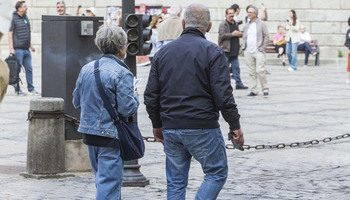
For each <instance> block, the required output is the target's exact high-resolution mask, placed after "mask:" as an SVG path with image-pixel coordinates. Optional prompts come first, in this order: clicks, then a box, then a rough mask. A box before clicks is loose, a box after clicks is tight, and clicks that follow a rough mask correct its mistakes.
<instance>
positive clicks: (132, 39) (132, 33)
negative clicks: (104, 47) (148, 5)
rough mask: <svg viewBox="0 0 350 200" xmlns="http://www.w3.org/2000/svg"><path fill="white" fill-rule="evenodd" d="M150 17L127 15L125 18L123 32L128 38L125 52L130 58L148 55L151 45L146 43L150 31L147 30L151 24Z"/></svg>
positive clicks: (150, 33) (149, 36)
mask: <svg viewBox="0 0 350 200" xmlns="http://www.w3.org/2000/svg"><path fill="white" fill-rule="evenodd" d="M151 20H152V17H151V16H150V15H140V14H127V15H126V18H125V32H126V34H127V36H128V44H127V49H126V52H127V53H128V54H129V55H131V56H136V55H148V54H149V53H150V52H151V50H152V44H151V43H150V42H148V40H150V38H151V35H152V30H151V29H149V28H147V27H148V26H149V25H150V23H151Z"/></svg>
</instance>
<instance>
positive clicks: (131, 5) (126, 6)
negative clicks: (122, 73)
mask: <svg viewBox="0 0 350 200" xmlns="http://www.w3.org/2000/svg"><path fill="white" fill-rule="evenodd" d="M126 13H129V14H133V13H135V0H123V1H122V20H123V28H125V23H124V22H125V15H126ZM124 62H125V64H126V65H127V66H128V67H129V68H130V70H131V72H132V73H133V74H134V76H136V74H137V72H136V56H130V55H127V57H126V58H125V60H124ZM136 117H137V116H136ZM136 119H137V118H136ZM140 167H141V165H139V164H138V160H131V161H126V162H124V178H123V186H126V187H144V186H146V185H149V180H148V179H147V178H146V177H145V176H144V175H143V174H142V173H141V172H140Z"/></svg>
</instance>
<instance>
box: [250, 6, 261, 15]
mask: <svg viewBox="0 0 350 200" xmlns="http://www.w3.org/2000/svg"><path fill="white" fill-rule="evenodd" d="M250 8H253V9H254V12H255V13H256V15H257V16H258V15H259V9H258V8H257V7H256V6H251V7H250ZM248 10H249V8H248Z"/></svg>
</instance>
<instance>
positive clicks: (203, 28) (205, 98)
mask: <svg viewBox="0 0 350 200" xmlns="http://www.w3.org/2000/svg"><path fill="white" fill-rule="evenodd" d="M162 23H163V22H162ZM182 24H183V27H184V29H185V30H184V31H183V33H182V34H181V36H180V37H179V38H178V39H177V40H174V41H173V42H171V43H169V44H167V45H165V46H164V47H163V48H161V49H160V50H159V51H158V52H157V53H156V54H155V56H154V59H153V63H152V67H151V70H150V75H149V79H148V83H147V87H146V91H145V93H144V99H145V105H146V109H147V112H148V114H149V117H150V119H151V121H152V125H153V134H154V136H155V138H156V140H157V141H160V142H162V143H163V142H164V152H165V154H166V176H167V199H168V200H184V199H185V197H186V187H187V184H188V173H189V169H190V164H191V158H192V156H193V157H194V159H196V160H197V161H198V162H199V163H200V164H201V166H202V169H203V173H204V174H205V176H204V180H203V182H202V184H201V186H200V188H199V189H198V192H197V195H196V197H195V199H216V198H217V196H218V194H219V192H220V190H221V189H222V187H223V185H224V184H225V182H226V179H227V173H228V168H227V157H226V149H225V142H224V139H223V136H222V133H221V131H220V128H219V122H218V119H219V111H221V114H222V115H223V117H224V119H225V120H226V122H227V123H228V124H229V126H230V132H232V133H233V134H235V135H236V136H235V137H234V140H235V141H236V143H237V144H238V145H243V144H244V139H243V133H242V130H241V129H240V123H239V118H240V115H239V114H238V109H237V105H236V103H235V100H234V98H233V95H232V87H231V81H230V76H229V73H228V70H227V62H226V58H225V54H224V52H223V50H222V49H221V48H220V47H219V46H217V45H216V44H214V43H212V42H210V41H208V40H206V38H205V36H204V35H205V33H206V32H208V31H209V30H210V28H211V25H212V23H211V20H210V12H209V9H208V8H207V7H205V6H204V5H202V4H191V5H189V6H188V7H187V8H186V12H185V15H184V19H183V20H182ZM174 73H176V75H174Z"/></svg>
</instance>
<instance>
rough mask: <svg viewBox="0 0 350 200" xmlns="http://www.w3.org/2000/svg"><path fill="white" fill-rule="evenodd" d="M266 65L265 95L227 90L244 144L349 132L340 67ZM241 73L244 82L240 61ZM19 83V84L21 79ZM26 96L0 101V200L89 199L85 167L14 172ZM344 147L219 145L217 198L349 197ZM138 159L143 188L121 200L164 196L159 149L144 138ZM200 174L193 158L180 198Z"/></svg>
mask: <svg viewBox="0 0 350 200" xmlns="http://www.w3.org/2000/svg"><path fill="white" fill-rule="evenodd" d="M149 69H150V67H149V66H148V67H147V66H146V67H138V69H137V70H138V78H141V82H140V85H139V88H138V91H139V93H140V102H141V105H140V108H139V111H138V119H139V125H140V128H141V131H142V133H143V135H144V136H152V132H151V131H152V127H151V123H150V121H149V119H148V116H147V113H146V111H145V106H144V105H143V96H142V95H143V92H144V90H145V86H146V82H147V77H148V73H149ZM267 69H268V70H269V72H271V75H268V81H269V85H270V96H269V98H263V97H262V93H261V92H260V93H259V96H257V97H255V98H247V97H246V95H247V94H248V93H249V91H248V90H234V96H235V99H236V102H237V104H238V108H239V112H240V114H241V126H242V130H243V132H244V135H245V141H246V144H248V145H257V144H268V145H272V144H278V143H292V142H305V141H310V140H313V139H319V140H322V139H324V138H326V137H335V136H338V135H342V134H345V133H349V132H350V122H349V117H350V85H349V84H345V79H346V71H345V66H340V65H321V66H320V67H307V68H304V67H299V70H298V71H295V72H289V71H287V68H286V67H281V66H270V65H269V66H267ZM40 71H41V70H40V67H39V66H38V65H35V66H34V85H35V86H36V87H37V89H38V90H39V91H40V88H41V82H40V81H41V79H40V75H41V72H40ZM22 75H23V74H22ZM241 78H242V80H243V82H244V84H246V85H249V79H248V72H247V67H246V66H245V64H244V62H241ZM22 80H24V82H25V78H24V76H23V77H22ZM232 84H233V86H234V83H232ZM24 85H25V83H24ZM23 88H24V87H23ZM32 98H37V97H34V96H25V97H17V96H15V95H14V94H13V88H11V87H9V88H8V93H7V95H6V96H5V99H4V101H3V102H2V104H1V105H0V185H1V187H0V199H94V193H95V186H94V176H93V173H91V172H84V173H75V177H69V178H62V179H47V180H36V179H26V178H23V177H21V176H20V175H19V172H23V171H25V166H26V148H27V134H28V133H27V132H28V123H27V121H26V119H27V112H28V110H29V101H30V100H31V99H32ZM220 124H221V130H222V132H223V134H224V137H225V138H226V132H227V131H228V125H227V124H226V123H225V122H224V120H223V119H222V117H221V118H220ZM226 143H227V144H229V142H228V141H226ZM349 150H350V138H348V139H342V140H337V141H332V142H329V143H321V144H318V145H312V146H303V147H296V148H284V149H279V150H276V149H274V150H272V149H269V150H246V151H244V152H240V151H237V150H232V149H227V156H228V163H229V177H228V180H227V182H226V184H225V186H224V188H223V190H222V191H221V193H220V195H219V197H218V199H350V151H349ZM139 163H140V164H141V172H142V173H143V174H144V175H145V176H146V177H147V178H148V179H149V180H150V185H148V186H146V187H143V188H133V187H123V188H122V198H123V199H130V200H133V199H166V178H165V154H164V152H163V146H162V145H161V144H159V143H149V142H147V143H146V153H145V157H144V158H142V159H140V160H139ZM202 179H203V172H202V170H201V167H200V165H199V163H198V162H196V161H193V162H192V164H191V169H190V177H189V184H188V189H187V199H194V197H195V195H196V191H197V189H198V187H199V186H200V184H201V181H202Z"/></svg>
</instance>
